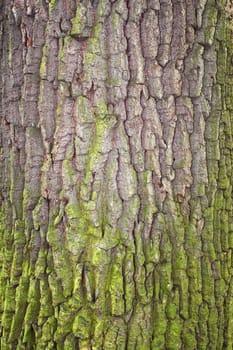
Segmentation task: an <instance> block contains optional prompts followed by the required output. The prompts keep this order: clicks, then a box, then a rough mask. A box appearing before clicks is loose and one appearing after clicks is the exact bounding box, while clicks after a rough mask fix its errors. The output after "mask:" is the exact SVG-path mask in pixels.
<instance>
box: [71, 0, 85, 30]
mask: <svg viewBox="0 0 233 350" xmlns="http://www.w3.org/2000/svg"><path fill="white" fill-rule="evenodd" d="M84 11H85V8H84V7H83V5H82V4H81V3H77V9H76V14H75V17H74V18H73V19H72V30H71V35H81V34H82V30H83V25H84V23H83V21H84V19H85V17H84V19H83V14H84Z"/></svg>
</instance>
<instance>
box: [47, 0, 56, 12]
mask: <svg viewBox="0 0 233 350" xmlns="http://www.w3.org/2000/svg"><path fill="white" fill-rule="evenodd" d="M56 2H57V0H50V1H49V11H52V10H53V9H54V6H55V4H56Z"/></svg>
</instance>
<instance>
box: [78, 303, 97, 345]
mask: <svg viewBox="0 0 233 350" xmlns="http://www.w3.org/2000/svg"><path fill="white" fill-rule="evenodd" d="M94 320H95V317H94V314H93V310H91V309H89V308H86V307H83V308H82V309H81V310H80V311H79V312H78V314H77V316H76V317H75V319H74V322H73V327H72V331H73V334H74V335H75V336H76V337H78V338H80V339H81V340H85V339H88V338H89V337H90V336H91V334H92V333H93V327H94Z"/></svg>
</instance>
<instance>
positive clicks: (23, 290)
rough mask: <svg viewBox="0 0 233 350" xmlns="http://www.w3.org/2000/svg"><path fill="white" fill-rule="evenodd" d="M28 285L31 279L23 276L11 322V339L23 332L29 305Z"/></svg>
mask: <svg viewBox="0 0 233 350" xmlns="http://www.w3.org/2000/svg"><path fill="white" fill-rule="evenodd" d="M28 287H29V279H28V278H27V277H26V278H25V277H21V279H20V284H19V286H18V288H17V291H16V310H15V314H14V317H13V320H12V324H11V331H10V336H9V340H10V341H14V340H16V339H17V338H18V337H19V335H20V333H21V330H22V325H23V320H24V316H25V312H26V306H27V293H28Z"/></svg>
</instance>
